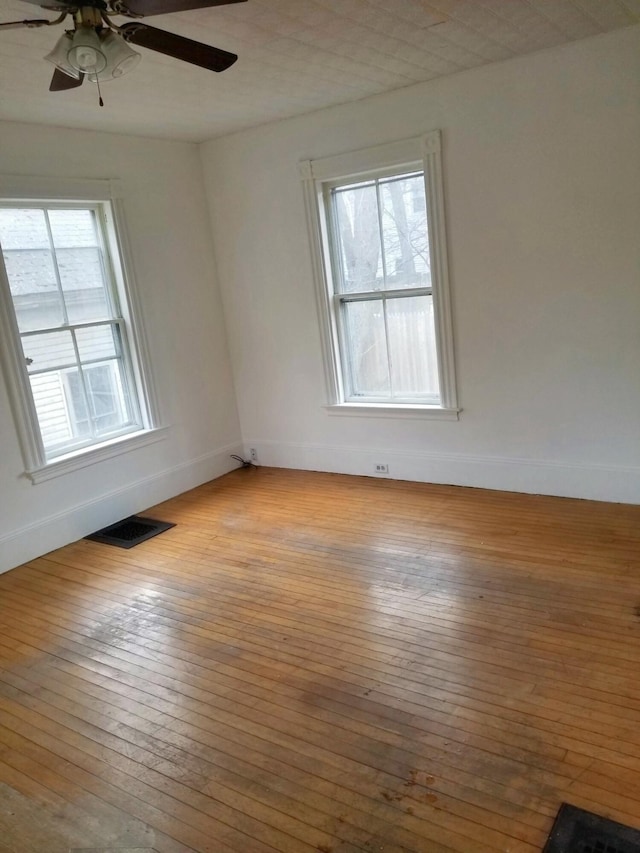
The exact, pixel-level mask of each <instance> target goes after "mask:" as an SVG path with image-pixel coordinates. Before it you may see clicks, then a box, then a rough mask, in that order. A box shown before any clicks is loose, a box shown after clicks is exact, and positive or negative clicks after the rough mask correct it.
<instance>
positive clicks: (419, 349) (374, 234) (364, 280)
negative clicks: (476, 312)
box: [324, 169, 441, 406]
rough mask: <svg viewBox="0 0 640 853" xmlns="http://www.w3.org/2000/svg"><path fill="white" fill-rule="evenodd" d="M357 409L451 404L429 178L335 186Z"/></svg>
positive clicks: (343, 333)
mask: <svg viewBox="0 0 640 853" xmlns="http://www.w3.org/2000/svg"><path fill="white" fill-rule="evenodd" d="M324 189H325V192H324V202H325V214H326V217H327V220H328V228H329V235H330V243H331V250H330V253H329V256H330V263H331V271H332V276H331V281H330V285H331V287H332V290H333V293H332V303H333V314H334V317H333V320H334V323H335V326H336V329H337V338H338V344H339V346H338V349H339V362H340V366H341V372H342V383H343V392H344V399H345V401H347V402H363V401H366V402H376V403H380V402H388V403H409V404H411V403H413V404H416V405H436V406H437V405H439V404H440V402H441V397H440V387H439V373H438V358H437V343H436V322H435V316H434V300H433V293H432V276H431V253H430V247H429V230H428V221H427V203H426V196H425V182H424V173H423V172H422V171H421V170H416V169H413V170H408V171H407V170H397V171H396V172H395V173H393V174H387V175H383V176H372V177H370V178H365V179H363V180H360V181H358V182H353V181H344V182H332V183H327V184H325V188H324Z"/></svg>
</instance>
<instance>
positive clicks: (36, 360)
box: [22, 331, 77, 373]
mask: <svg viewBox="0 0 640 853" xmlns="http://www.w3.org/2000/svg"><path fill="white" fill-rule="evenodd" d="M22 349H23V352H24V356H25V358H26V359H27V365H28V369H29V372H30V373H34V372H36V371H41V370H51V369H52V368H57V367H70V366H71V365H73V364H76V363H77V362H76V354H75V350H74V348H73V340H72V338H71V332H67V331H64V332H46V333H43V334H41V335H27V336H26V337H24V338H23V339H22Z"/></svg>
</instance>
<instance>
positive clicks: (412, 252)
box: [380, 173, 431, 289]
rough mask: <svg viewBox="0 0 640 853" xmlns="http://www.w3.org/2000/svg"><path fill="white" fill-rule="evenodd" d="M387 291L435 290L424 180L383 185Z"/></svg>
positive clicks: (415, 177)
mask: <svg viewBox="0 0 640 853" xmlns="http://www.w3.org/2000/svg"><path fill="white" fill-rule="evenodd" d="M380 203H381V205H382V233H383V244H384V254H385V266H386V271H387V284H386V286H387V288H389V289H397V288H402V287H431V267H430V261H429V234H428V231H427V208H426V201H425V192H424V177H423V175H422V174H421V173H420V174H418V175H411V176H408V177H404V178H397V179H394V180H387V181H382V182H381V183H380Z"/></svg>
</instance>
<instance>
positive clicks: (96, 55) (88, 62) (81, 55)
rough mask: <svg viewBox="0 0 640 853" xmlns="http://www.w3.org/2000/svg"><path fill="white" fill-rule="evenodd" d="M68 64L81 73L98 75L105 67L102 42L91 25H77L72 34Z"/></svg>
mask: <svg viewBox="0 0 640 853" xmlns="http://www.w3.org/2000/svg"><path fill="white" fill-rule="evenodd" d="M72 42H73V44H72V46H71V49H70V50H69V53H68V60H69V65H71V67H72V68H75V70H76V71H81V72H82V73H83V74H89V75H98V76H99V75H100V74H101V73H102V72H103V71H104V69H105V68H106V67H107V57H106V56H105V54H104V51H103V49H102V42H101V41H100V38H99V36H98V33H97V32H96V31H95V30H94V29H93V27H78V28H77V30H76V31H75V33H74V34H73V36H72Z"/></svg>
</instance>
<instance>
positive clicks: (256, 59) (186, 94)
mask: <svg viewBox="0 0 640 853" xmlns="http://www.w3.org/2000/svg"><path fill="white" fill-rule="evenodd" d="M25 17H27V18H34V17H50V18H54V17H55V14H54V13H45V12H43V13H42V14H41V11H40V10H39V9H38V8H37V6H33V5H31V4H29V3H23V2H21V0H0V20H2V21H10V20H20V19H22V18H25ZM116 20H117V22H118V23H124V22H125V20H128V19H124V18H118V19H116ZM639 22H640V0H429V2H425V0H248V2H247V3H238V4H235V5H231V6H222V7H217V8H212V9H204V10H203V9H201V10H194V11H191V12H182V13H176V14H173V15H164V16H156V17H153V18H150V19H148V23H150V24H151V25H152V26H158V27H160V28H162V29H167V30H172V31H173V32H176V33H179V34H180V35H183V36H187V37H189V38H193V39H196V40H198V41H203V42H206V43H208V44H214V45H216V46H217V47H221V48H224V49H225V50H230V51H233V52H234V53H237V54H239V57H240V58H239V60H238V62H237V63H236V64H235V65H234V66H232V67H231V68H230V69H228V70H227V71H225V72H223V73H222V74H214V73H212V72H210V71H205V70H204V69H201V68H197V67H194V66H191V65H187V64H185V63H182V62H179V61H177V60H174V59H171V58H169V57H165V56H162V55H160V54H157V53H152V52H151V51H148V50H145V49H144V48H140V52H141V53H142V54H143V61H142V62H141V63H140V65H139V66H138V68H137V69H136V70H135V71H133V72H132V73H131V74H130V75H129V76H127V77H124V78H122V79H121V80H117V81H113V82H110V83H106V84H105V85H104V86H103V96H104V99H105V107H104V108H100V107H99V106H98V99H97V92H96V87H95V86H94V85H93V84H89V83H85V85H84V86H82V88H80V89H74V90H71V91H67V92H58V93H50V92H49V91H48V85H49V80H50V78H51V73H52V70H53V68H52V66H51V65H49V63H47V62H45V61H44V60H43V59H42V57H43V56H44V54H45V53H47V52H48V51H49V50H50V49H51V47H52V46H53V44H54V43H55V41H56V40H57V38H58V37H59V35H60V34H61V33H62V27H58V28H51V29H49V28H46V27H45V28H42V29H37V30H33V29H29V30H27V29H16V30H4V31H3V30H0V80H1V85H0V119H6V120H10V121H26V122H35V123H38V124H52V125H58V126H63V127H76V128H85V129H91V130H105V131H111V132H118V133H130V134H134V135H142V136H157V137H165V138H173V139H184V140H191V141H196V142H199V141H202V140H205V139H210V138H211V137H214V136H220V135H222V134H225V133H230V132H232V131H234V130H239V129H241V128H246V127H251V126H253V125H258V124H263V123H265V122H269V121H273V120H275V119H281V118H285V117H288V116H293V115H298V114H301V113H306V112H310V111H312V110H316V109H320V108H322V107H326V106H330V105H333V104H340V103H345V102H348V101H354V100H358V99H360V98H364V97H367V96H368V95H373V94H376V93H380V92H386V91H390V90H393V89H399V88H402V87H403V86H409V85H411V84H412V83H417V82H419V81H423V80H430V79H433V78H435V77H441V76H443V75H446V74H453V73H455V72H457V71H461V70H463V69H466V68H473V67H476V66H479V65H484V64H487V63H490V62H497V61H500V60H503V59H509V58H511V57H513V56H517V55H521V54H526V53H532V52H534V51H537V50H541V49H543V48H547V47H552V46H554V45H558V44H562V43H564V42H569V41H574V40H577V39H582V38H587V37H589V36H593V35H596V34H598V33H603V32H607V31H609V30H614V29H617V28H620V27H626V26H629V25H632V24H636V23H639Z"/></svg>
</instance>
